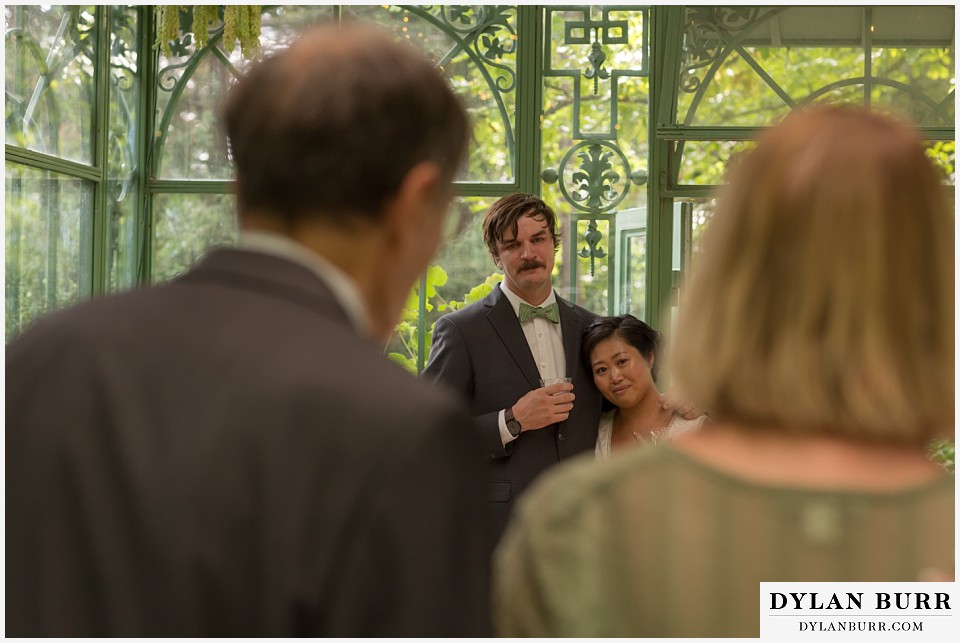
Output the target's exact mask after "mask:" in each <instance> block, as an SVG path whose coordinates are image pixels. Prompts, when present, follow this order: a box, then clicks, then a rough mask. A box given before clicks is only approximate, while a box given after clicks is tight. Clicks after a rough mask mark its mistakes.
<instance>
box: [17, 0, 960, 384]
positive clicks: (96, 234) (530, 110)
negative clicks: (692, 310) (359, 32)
mask: <svg viewBox="0 0 960 643" xmlns="http://www.w3.org/2000/svg"><path fill="white" fill-rule="evenodd" d="M346 6H347V5H337V6H334V7H333V8H332V11H333V14H334V16H335V17H336V18H337V19H339V18H341V17H342V14H343V8H344V7H346ZM403 8H404V9H406V10H408V11H410V12H411V14H412V15H416V16H418V17H420V18H422V19H423V20H425V21H428V22H432V23H433V24H435V25H437V26H443V24H442V23H443V20H444V19H445V18H444V17H443V16H445V15H446V14H443V15H441V14H442V12H443V11H449V10H450V9H451V8H452V6H442V7H441V8H440V9H439V10H437V9H436V8H432V9H428V8H426V7H422V6H419V5H417V6H413V5H408V6H404V7H403ZM264 9H265V10H267V9H268V7H265V8H264ZM469 9H470V11H474V12H475V13H474V14H472V15H473V19H474V20H476V21H477V22H476V23H475V24H477V25H480V24H487V25H490V24H494V25H495V26H497V28H501V29H502V28H506V29H507V31H508V32H511V33H512V36H515V43H516V50H515V54H514V55H515V80H514V82H515V89H514V90H513V91H515V92H516V94H515V108H514V115H513V118H514V130H513V132H512V133H510V132H509V131H508V132H507V133H506V140H507V146H508V147H509V148H510V154H511V155H512V161H513V172H512V180H509V181H490V182H486V181H464V182H460V183H458V184H457V185H456V191H457V194H458V195H459V196H461V197H481V198H489V199H493V198H497V197H500V196H503V195H506V194H510V193H512V192H515V191H523V192H530V193H534V194H541V193H542V191H543V189H544V185H545V183H546V182H549V181H550V179H551V178H552V180H553V181H556V180H558V178H559V179H560V180H561V181H562V177H558V176H557V174H556V171H553V170H552V168H546V169H545V168H544V167H543V166H544V162H543V158H544V151H543V149H542V146H543V135H542V131H541V118H542V116H543V110H544V106H543V102H544V82H543V81H544V80H545V79H546V78H559V77H564V78H570V79H573V81H575V82H574V85H573V86H574V91H575V92H577V94H576V96H575V98H574V103H573V110H574V115H573V116H574V117H573V122H572V125H573V128H574V136H573V140H574V142H575V145H574V146H573V147H571V148H569V149H567V150H560V151H559V152H560V153H563V152H566V155H567V156H566V157H564V158H567V157H569V156H570V155H571V154H573V153H574V150H575V148H577V149H582V150H587V151H591V152H594V151H596V150H599V151H601V152H603V151H606V152H609V153H610V154H611V155H613V156H612V157H611V158H615V157H616V154H617V152H619V150H620V148H619V147H618V146H617V143H618V139H617V133H616V125H617V108H616V101H617V92H616V91H613V92H612V94H611V99H612V102H613V111H612V112H611V113H610V118H611V121H610V129H609V131H607V132H605V133H604V132H595V131H594V132H585V131H581V129H580V122H579V120H580V113H579V109H580V104H579V102H578V101H577V99H578V97H579V91H580V89H579V80H580V79H581V78H590V77H591V76H589V75H585V74H587V72H588V71H590V70H589V69H584V70H576V69H560V68H554V66H553V64H552V63H551V59H550V56H551V50H550V44H551V43H550V38H551V34H550V31H549V30H550V29H551V16H554V15H556V14H558V13H559V12H567V13H568V14H569V15H570V16H572V17H571V18H570V19H569V20H567V23H566V24H565V26H564V37H565V38H566V39H567V40H568V41H569V42H572V43H578V44H580V45H582V46H586V45H589V44H591V40H592V41H593V42H595V43H597V44H598V45H602V46H612V45H615V44H617V43H623V42H626V33H625V32H624V31H623V27H622V24H621V23H622V22H623V21H622V20H620V19H617V18H614V17H611V16H610V13H611V12H616V11H636V12H638V13H641V14H642V15H643V25H644V27H643V30H642V41H640V42H638V43H636V45H634V44H633V43H632V42H631V46H639V47H642V48H643V51H644V52H646V55H644V56H643V58H642V65H641V66H640V67H639V68H637V69H619V70H617V69H614V70H612V71H611V72H610V73H611V74H612V81H611V82H613V83H614V84H613V86H614V87H615V86H616V85H615V81H616V80H617V79H618V78H629V77H635V76H644V77H647V78H648V79H649V111H650V113H649V120H648V122H649V127H648V132H647V137H648V138H647V140H648V157H647V159H645V161H646V163H647V167H646V170H645V171H643V170H642V168H639V169H638V168H630V167H629V162H628V160H627V159H626V157H623V158H622V159H621V161H622V165H624V166H626V167H627V169H628V170H629V172H628V173H629V174H630V176H629V177H622V178H623V179H625V180H626V182H627V184H628V183H629V182H630V181H633V183H634V185H635V188H634V189H637V190H639V189H641V187H642V189H644V190H645V192H646V194H645V196H646V218H647V220H646V225H645V228H644V232H643V233H644V234H645V239H646V241H645V242H646V263H645V266H646V268H645V269H646V274H645V279H646V288H645V293H646V294H645V297H646V301H645V302H644V306H643V316H644V318H645V319H646V320H647V321H649V322H651V323H653V324H654V325H656V324H657V323H658V322H659V321H660V320H662V319H664V318H665V315H666V313H668V312H669V311H670V309H671V308H672V307H673V306H675V299H676V293H677V288H678V284H679V283H680V277H681V276H682V271H683V270H684V268H685V266H686V256H687V255H688V254H689V251H688V250H689V249H688V247H687V245H688V243H689V234H688V233H689V226H690V223H689V208H685V209H681V211H682V212H684V213H686V214H685V215H684V217H685V219H684V221H683V222H682V225H681V226H680V227H681V233H680V241H679V243H678V242H677V236H678V235H677V233H676V232H675V227H676V226H675V221H674V213H675V211H676V204H678V203H680V202H682V201H684V200H689V199H702V198H705V197H708V196H709V195H710V194H712V192H713V191H714V189H715V188H716V186H715V185H685V184H682V183H681V182H680V181H679V180H678V177H679V174H678V173H679V167H678V166H679V158H680V155H681V154H682V152H683V147H684V144H685V143H687V142H703V141H750V140H754V139H755V138H756V137H757V136H758V134H759V133H760V132H762V131H763V129H764V128H763V127H720V126H695V125H688V124H683V123H681V122H680V119H679V118H678V113H677V112H678V100H679V93H680V91H681V87H680V79H681V78H680V77H681V70H682V65H683V58H684V49H683V48H684V33H685V29H687V26H688V25H687V15H686V11H687V9H688V8H687V7H684V6H659V5H657V6H645V5H642V6H641V5H638V6H619V5H617V6H610V7H593V8H592V9H591V8H589V7H588V6H587V5H563V6H554V5H549V6H547V5H509V6H503V7H501V6H494V5H483V6H478V7H473V8H469ZM120 10H123V11H131V10H133V11H136V15H137V23H138V26H139V28H138V36H137V43H136V59H137V61H138V79H139V93H138V107H137V109H138V112H137V114H138V117H137V119H136V122H135V123H134V130H135V131H134V134H133V136H132V139H131V140H132V141H133V146H134V149H133V150H131V155H132V158H133V159H135V161H134V163H135V165H136V171H135V172H134V174H133V175H132V182H131V185H130V190H131V191H132V192H133V195H134V198H135V199H136V204H137V206H136V215H135V219H136V220H135V237H136V246H137V247H136V248H130V249H129V251H130V252H131V253H133V254H134V255H135V260H136V265H137V269H136V275H135V283H136V284H145V283H149V282H150V280H151V277H150V276H151V275H152V274H153V268H154V266H153V259H154V253H155V248H154V245H153V243H154V241H153V240H154V238H155V234H154V233H155V226H156V224H157V221H156V216H157V212H156V204H157V200H158V198H159V197H160V196H161V195H164V196H166V195H187V194H196V195H202V194H210V195H229V194H230V193H231V190H232V181H231V180H225V179H222V180H221V179H205V180H185V179H171V178H161V177H160V176H159V168H160V163H161V160H162V159H161V158H160V157H159V156H158V151H159V150H162V149H163V143H164V138H165V137H166V135H167V134H166V132H167V124H168V123H169V120H170V117H171V114H172V112H168V113H167V114H166V115H160V116H158V115H157V104H158V91H159V89H158V83H159V82H160V80H161V79H160V74H161V70H160V69H159V65H160V60H161V59H160V56H159V53H158V50H157V49H156V47H155V43H154V35H153V34H154V32H155V29H156V24H155V14H154V7H153V6H138V7H135V8H132V9H131V8H120V7H113V6H97V7H96V8H95V24H96V29H97V34H98V37H97V40H96V54H95V65H94V86H95V100H94V114H93V121H94V137H93V161H92V163H90V164H85V163H78V162H75V161H70V160H66V159H62V158H58V157H55V156H51V155H48V154H43V153H40V152H36V151H33V150H29V149H25V148H23V147H18V146H17V145H14V144H11V143H10V142H7V143H6V144H5V153H6V160H7V162H8V163H12V164H15V165H20V166H25V167H30V168H36V169H39V170H47V171H50V172H54V173H57V174H59V175H62V176H65V177H71V178H77V179H81V180H84V181H88V182H90V183H91V184H92V185H93V186H94V212H93V234H92V237H91V239H90V244H91V248H90V252H89V255H87V256H89V257H90V261H91V262H92V275H93V277H92V280H91V282H90V284H89V292H87V293H84V294H85V295H87V296H97V295H100V294H103V293H105V292H108V291H110V290H111V285H110V270H111V264H110V251H111V243H112V240H111V238H110V225H111V221H110V197H109V190H110V188H111V177H110V176H109V172H108V162H107V161H108V159H107V154H108V153H109V152H108V150H109V144H110V141H109V132H108V130H109V127H108V122H109V117H110V114H109V113H108V110H109V102H110V101H109V96H110V87H109V85H108V83H109V81H110V78H109V76H110V74H109V69H110V60H111V58H110V55H111V52H110V45H111V42H110V40H111V39H110V38H109V37H103V36H104V34H109V33H110V29H111V24H112V22H111V17H112V14H113V12H115V11H120ZM869 10H870V9H869V7H867V8H864V11H869ZM437 11H439V12H441V13H437ZM578 12H579V13H578ZM507 14H509V15H507ZM578 15H579V16H580V17H579V18H578V17H576V16H578ZM505 16H506V17H505ZM484 20H487V21H489V22H488V23H484V22H483V21H484ZM505 20H511V21H512V22H511V23H510V24H509V25H506V27H504V25H505V24H506V23H505V22H504V21H505ZM618 25H619V26H618ZM591 30H592V31H591ZM591 34H592V35H593V38H592V39H591ZM477 35H478V32H476V31H474V32H471V31H469V29H466V30H464V31H463V32H462V33H460V35H458V36H457V37H458V38H459V39H460V42H461V45H462V50H468V49H470V47H471V46H473V43H474V42H475V39H476V37H477ZM471 38H473V39H474V40H471ZM866 38H867V41H866V42H867V47H868V48H869V46H870V42H869V34H867V35H866ZM216 42H217V37H215V38H213V39H212V41H211V45H215V44H216ZM206 55H213V56H218V57H219V58H220V60H221V62H227V63H228V64H229V61H226V59H225V56H224V55H223V53H222V52H221V51H220V50H219V49H216V47H213V48H212V49H210V50H209V53H207V54H206ZM470 55H472V56H475V57H477V58H478V60H479V59H480V58H482V56H481V55H480V54H479V53H471V54H470ZM867 60H868V61H869V60H870V56H869V49H868V55H867ZM200 62H201V57H200V56H196V57H195V58H191V59H190V60H189V61H188V63H187V64H188V65H194V66H196V65H199V64H200ZM478 64H481V66H482V61H479V62H478ZM868 64H869V63H868ZM600 71H601V67H600V66H599V65H597V66H595V67H594V68H593V70H592V72H591V73H597V74H599V73H600ZM868 71H869V69H868ZM581 74H584V75H583V76H581ZM594 78H595V77H594ZM605 78H606V77H605ZM769 81H770V82H771V83H772V84H773V85H775V81H774V80H773V79H769ZM594 82H596V80H594ZM845 82H849V81H848V80H847V79H844V78H839V79H838V80H837V81H835V83H833V84H834V85H836V84H838V83H845ZM864 82H867V83H869V82H871V81H870V74H869V73H867V74H866V80H865V81H864ZM175 91H182V88H180V89H179V90H176V89H175ZM866 95H867V96H869V95H870V92H867V94H866ZM175 102H176V97H173V99H172V101H171V104H173V103H175ZM498 109H499V110H500V112H501V118H503V117H505V116H506V112H505V110H506V107H505V106H504V104H503V102H502V101H501V102H499V107H498ZM921 134H922V136H923V137H925V138H926V139H927V140H929V141H954V140H955V128H954V127H952V126H927V127H923V128H921ZM591 146H593V147H596V146H599V147H596V150H593V147H591ZM604 146H607V147H606V148H604ZM601 148H602V149H601ZM608 148H609V149H608ZM619 153H620V156H621V157H622V156H623V153H622V152H619ZM642 161H643V159H641V166H642ZM551 172H553V174H551ZM647 177H649V179H648V178H647ZM626 188H629V185H626ZM626 188H624V191H625V189H626ZM561 189H563V186H562V185H561ZM564 196H565V198H566V199H567V200H568V201H569V202H570V207H569V208H568V209H569V210H570V211H571V212H572V213H573V214H572V215H571V216H570V219H569V226H568V228H567V230H566V231H565V234H566V236H567V237H568V238H569V239H570V240H571V241H570V245H569V246H568V247H569V248H577V247H580V248H585V247H586V246H588V245H589V243H588V240H586V239H583V238H582V237H580V238H579V239H578V237H579V236H580V235H579V233H580V231H581V230H580V229H579V227H578V223H579V222H580V221H586V222H588V226H589V224H590V222H593V221H603V220H607V221H609V222H610V227H609V229H608V230H607V234H606V237H605V239H604V243H605V244H606V248H605V252H606V254H605V256H601V255H599V254H598V253H594V252H593V251H592V248H587V250H589V251H588V252H586V254H585V255H581V256H580V257H579V258H578V257H569V260H570V261H572V262H576V263H577V264H581V261H582V265H580V267H579V268H577V269H578V270H583V269H584V268H583V266H589V263H590V261H592V260H595V259H603V260H605V261H606V262H607V263H606V265H607V266H608V268H609V270H608V272H607V280H608V293H609V294H608V300H607V304H608V305H607V310H603V311H598V312H605V313H613V312H620V311H615V310H614V301H615V299H616V296H615V292H616V290H617V288H616V287H617V286H618V284H617V283H616V280H615V272H618V273H619V274H620V275H621V279H622V278H625V276H626V275H627V273H628V272H629V271H628V269H627V265H628V264H627V261H628V256H627V253H625V252H623V249H624V248H626V246H627V244H628V243H629V241H628V239H629V237H630V235H627V234H622V232H625V231H618V230H617V224H616V218H615V216H614V213H615V212H616V210H615V205H614V206H610V205H609V204H604V205H602V206H595V207H593V209H590V208H583V207H579V206H578V205H577V204H576V203H575V199H574V198H572V197H570V196H569V194H566V193H564ZM611 208H612V209H611ZM631 234H633V233H631ZM477 243H478V244H480V243H482V242H481V240H479V239H477ZM678 253H679V254H680V255H681V257H680V258H675V256H674V255H676V254H678ZM678 260H679V261H678ZM678 263H679V272H678ZM615 266H616V267H617V269H616V271H615V270H614V267H615ZM587 269H588V268H587ZM576 274H577V273H576V272H575V271H573V272H571V273H570V274H569V275H568V278H567V280H566V283H565V284H564V285H565V286H566V287H569V288H574V289H575V288H576V287H577V282H576V280H575V275H576ZM425 291H426V275H424V277H423V278H422V279H421V282H420V306H419V315H418V327H417V333H418V340H419V341H418V343H417V346H418V349H417V355H416V366H417V370H422V368H423V366H424V364H425V362H426V358H427V354H426V339H427V333H428V332H429V329H428V328H427V318H426V314H425V311H426V304H427V301H426V292H425Z"/></svg>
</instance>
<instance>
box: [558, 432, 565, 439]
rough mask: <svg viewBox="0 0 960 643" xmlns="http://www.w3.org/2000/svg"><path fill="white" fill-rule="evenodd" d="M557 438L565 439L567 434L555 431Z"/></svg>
mask: <svg viewBox="0 0 960 643" xmlns="http://www.w3.org/2000/svg"><path fill="white" fill-rule="evenodd" d="M557 439H558V440H566V439H567V436H565V435H564V434H562V433H557Z"/></svg>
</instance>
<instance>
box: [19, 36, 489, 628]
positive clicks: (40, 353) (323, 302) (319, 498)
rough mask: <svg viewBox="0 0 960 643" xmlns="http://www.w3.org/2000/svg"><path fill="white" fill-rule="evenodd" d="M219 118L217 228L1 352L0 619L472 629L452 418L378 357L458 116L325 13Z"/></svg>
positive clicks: (461, 126)
mask: <svg viewBox="0 0 960 643" xmlns="http://www.w3.org/2000/svg"><path fill="white" fill-rule="evenodd" d="M224 120H225V124H226V128H225V129H226V133H227V138H228V140H229V145H230V150H231V153H232V155H233V159H234V162H235V165H236V172H237V206H238V213H239V220H240V226H241V237H240V243H239V247H238V248H236V249H223V250H217V251H214V252H212V253H211V254H209V255H208V256H207V257H206V258H205V259H203V261H202V262H201V263H200V264H199V265H198V266H197V267H195V268H194V269H192V270H191V271H190V272H188V273H187V274H185V275H184V276H182V277H180V278H178V279H175V280H174V281H173V282H171V283H168V284H164V285H159V286H156V287H152V288H146V289H142V290H138V291H135V292H131V293H126V294H122V295H118V296H111V297H105V298H102V299H99V300H96V301H93V302H88V303H85V304H82V305H80V306H77V307H75V308H73V309H70V310H66V311H62V312H59V313H56V314H53V315H50V316H48V317H47V318H45V319H42V320H40V321H39V322H38V323H36V324H35V325H34V326H33V327H32V328H30V329H28V330H27V331H26V332H25V333H24V334H23V335H22V336H21V337H20V338H19V339H17V340H16V341H15V342H13V343H12V344H11V345H10V346H9V347H8V350H7V370H6V382H7V384H6V403H7V417H6V420H7V423H6V491H7V495H6V561H7V567H6V571H7V576H6V582H7V584H6V601H7V602H6V628H7V629H6V634H7V635H10V636H31V637H32V636H48V635H52V636H58V637H62V636H71V637H72V636H80V637H103V636H191V637H196V636H245V637H246V636H284V637H286V636H300V635H309V636H351V637H354V636H388V635H393V636H455V635H472V636H484V635H487V634H488V633H489V622H488V614H487V602H488V596H487V564H486V560H485V559H484V557H483V555H482V553H483V552H485V551H486V542H485V532H486V530H487V522H486V515H485V512H484V511H483V506H484V504H483V500H484V498H483V490H482V489H483V482H482V480H483V473H482V464H481V459H480V458H479V457H478V453H479V451H480V446H479V444H478V442H477V441H476V436H475V435H474V434H472V433H470V432H468V431H458V430H455V429H456V428H458V427H462V426H467V425H469V424H470V422H471V419H470V416H469V415H468V414H466V412H465V410H461V408H460V407H459V406H458V405H457V404H455V403H454V402H453V401H452V400H451V399H447V398H446V397H445V396H443V395H442V394H441V393H439V392H438V391H436V390H433V388H432V387H428V386H425V385H423V384H422V383H420V382H417V381H416V380H415V379H414V378H411V377H410V376H409V375H408V374H407V373H405V372H404V371H403V370H402V369H400V368H399V367H396V366H394V365H393V364H391V363H390V362H389V361H387V360H386V359H385V358H384V357H383V356H382V351H381V347H382V346H383V342H384V340H385V339H386V338H387V337H388V335H389V333H390V332H391V329H392V328H393V326H394V324H395V323H396V321H397V320H398V317H399V315H400V312H401V309H402V307H403V304H404V301H405V299H406V297H407V294H408V292H409V290H410V288H411V286H412V284H413V282H414V281H415V279H416V277H417V276H418V275H419V274H420V273H421V272H422V271H423V270H424V269H425V267H426V265H427V262H428V261H429V259H430V257H431V256H432V255H433V253H434V251H435V250H436V248H437V245H438V243H439V239H440V234H441V229H442V224H443V220H444V216H445V213H446V210H447V207H448V205H449V203H450V200H451V198H452V196H453V191H452V188H451V181H452V179H453V176H454V174H455V173H456V171H457V168H458V166H459V165H460V163H461V162H462V160H463V157H464V153H465V149H466V142H467V133H468V125H467V119H466V115H465V113H464V110H463V108H462V107H461V105H460V104H459V102H458V101H457V99H456V97H455V96H454V94H453V93H452V92H451V91H450V89H449V87H448V86H447V84H446V83H445V82H444V81H443V79H442V78H441V77H440V76H439V75H438V74H437V73H436V71H435V70H434V68H433V66H432V65H431V64H430V63H429V62H428V61H427V60H426V59H425V58H423V57H422V56H421V55H420V54H418V53H416V52H414V51H413V50H411V49H408V48H406V47H405V46H402V45H400V44H398V43H395V42H393V41H392V40H391V39H390V38H388V37H387V36H385V35H383V34H380V33H378V32H374V31H371V30H368V29H364V28H360V27H346V28H343V29H342V30H340V29H337V28H335V27H329V26H328V27H324V28H321V29H319V30H317V31H313V32H310V33H308V34H307V35H305V36H303V37H302V38H301V39H300V40H299V41H298V42H297V43H295V44H294V45H293V46H292V47H290V48H289V49H287V50H286V51H284V52H282V53H280V54H278V55H275V56H272V57H270V58H268V59H266V60H265V61H264V62H262V63H260V64H257V65H255V66H254V67H253V68H252V70H251V71H250V73H249V74H248V75H247V76H246V77H245V78H243V79H241V80H240V81H239V83H238V84H237V85H236V86H235V87H234V88H233V89H232V90H231V92H230V95H229V97H228V101H227V103H226V107H225V110H224Z"/></svg>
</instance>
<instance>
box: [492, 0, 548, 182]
mask: <svg viewBox="0 0 960 643" xmlns="http://www.w3.org/2000/svg"><path fill="white" fill-rule="evenodd" d="M517 38H518V40H517V76H518V78H521V79H524V78H530V79H533V82H531V81H529V80H528V81H527V82H525V83H523V84H522V85H521V86H520V87H519V88H518V91H517V149H516V158H517V174H516V191H519V192H526V193H528V194H537V195H539V194H540V167H541V155H540V146H541V141H542V135H541V129H540V127H541V122H542V119H543V112H542V105H543V86H542V84H541V83H540V74H539V72H540V69H541V67H542V65H543V57H542V51H543V50H542V49H541V48H540V43H541V42H542V41H543V40H544V25H543V10H542V9H541V8H539V7H534V6H530V5H523V6H519V7H517ZM512 191H513V190H511V192H512ZM478 194H479V193H478Z"/></svg>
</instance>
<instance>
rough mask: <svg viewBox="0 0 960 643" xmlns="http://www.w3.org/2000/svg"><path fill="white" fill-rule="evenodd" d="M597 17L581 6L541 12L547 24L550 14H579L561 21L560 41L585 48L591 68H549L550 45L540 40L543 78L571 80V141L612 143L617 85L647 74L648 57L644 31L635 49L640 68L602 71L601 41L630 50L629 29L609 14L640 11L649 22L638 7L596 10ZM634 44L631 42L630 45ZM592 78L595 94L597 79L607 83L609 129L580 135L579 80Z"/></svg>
mask: <svg viewBox="0 0 960 643" xmlns="http://www.w3.org/2000/svg"><path fill="white" fill-rule="evenodd" d="M599 10H600V13H601V16H602V17H601V18H599V19H595V18H593V8H592V7H584V6H582V5H581V6H550V7H547V8H546V10H545V12H546V13H545V21H546V24H548V25H549V24H551V20H552V16H553V14H554V13H561V12H574V13H579V14H580V15H581V18H580V19H579V20H567V21H564V40H563V43H564V44H565V45H589V46H590V54H589V55H588V60H590V61H591V63H592V65H591V67H590V68H589V69H554V68H553V58H554V51H555V47H554V43H552V42H551V41H550V39H549V38H546V39H544V54H543V59H544V63H545V64H544V69H543V75H544V76H556V77H567V78H570V79H572V81H573V92H574V95H573V138H575V139H598V140H612V141H615V140H616V138H617V117H618V113H619V110H618V93H617V84H618V81H619V79H620V78H623V77H630V76H646V75H648V71H647V66H646V64H645V63H646V60H647V59H648V57H649V55H648V53H647V51H648V49H649V46H648V41H647V30H646V28H644V29H643V30H642V31H641V42H640V46H639V49H640V51H641V60H642V61H643V64H642V65H641V67H640V69H614V70H612V71H608V70H605V69H603V68H602V64H603V62H604V61H605V60H606V53H605V52H604V51H603V48H602V46H601V44H600V43H601V42H602V43H603V45H607V46H610V45H620V46H622V47H625V48H626V47H630V46H631V41H630V36H629V28H628V23H627V21H626V20H611V19H610V13H611V12H628V11H636V12H640V13H641V14H642V15H643V24H644V25H646V24H648V22H649V9H648V8H647V7H642V6H611V7H600V8H599ZM635 45H636V43H634V46H635ZM581 76H583V77H584V78H588V79H592V80H593V81H594V82H593V91H594V93H597V90H598V83H599V81H600V80H601V79H604V80H605V79H609V80H610V106H609V108H608V114H609V117H610V120H609V127H608V129H607V131H605V132H584V131H582V130H581V127H580V101H581V96H580V91H581V90H580V82H579V81H580V77H581Z"/></svg>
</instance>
